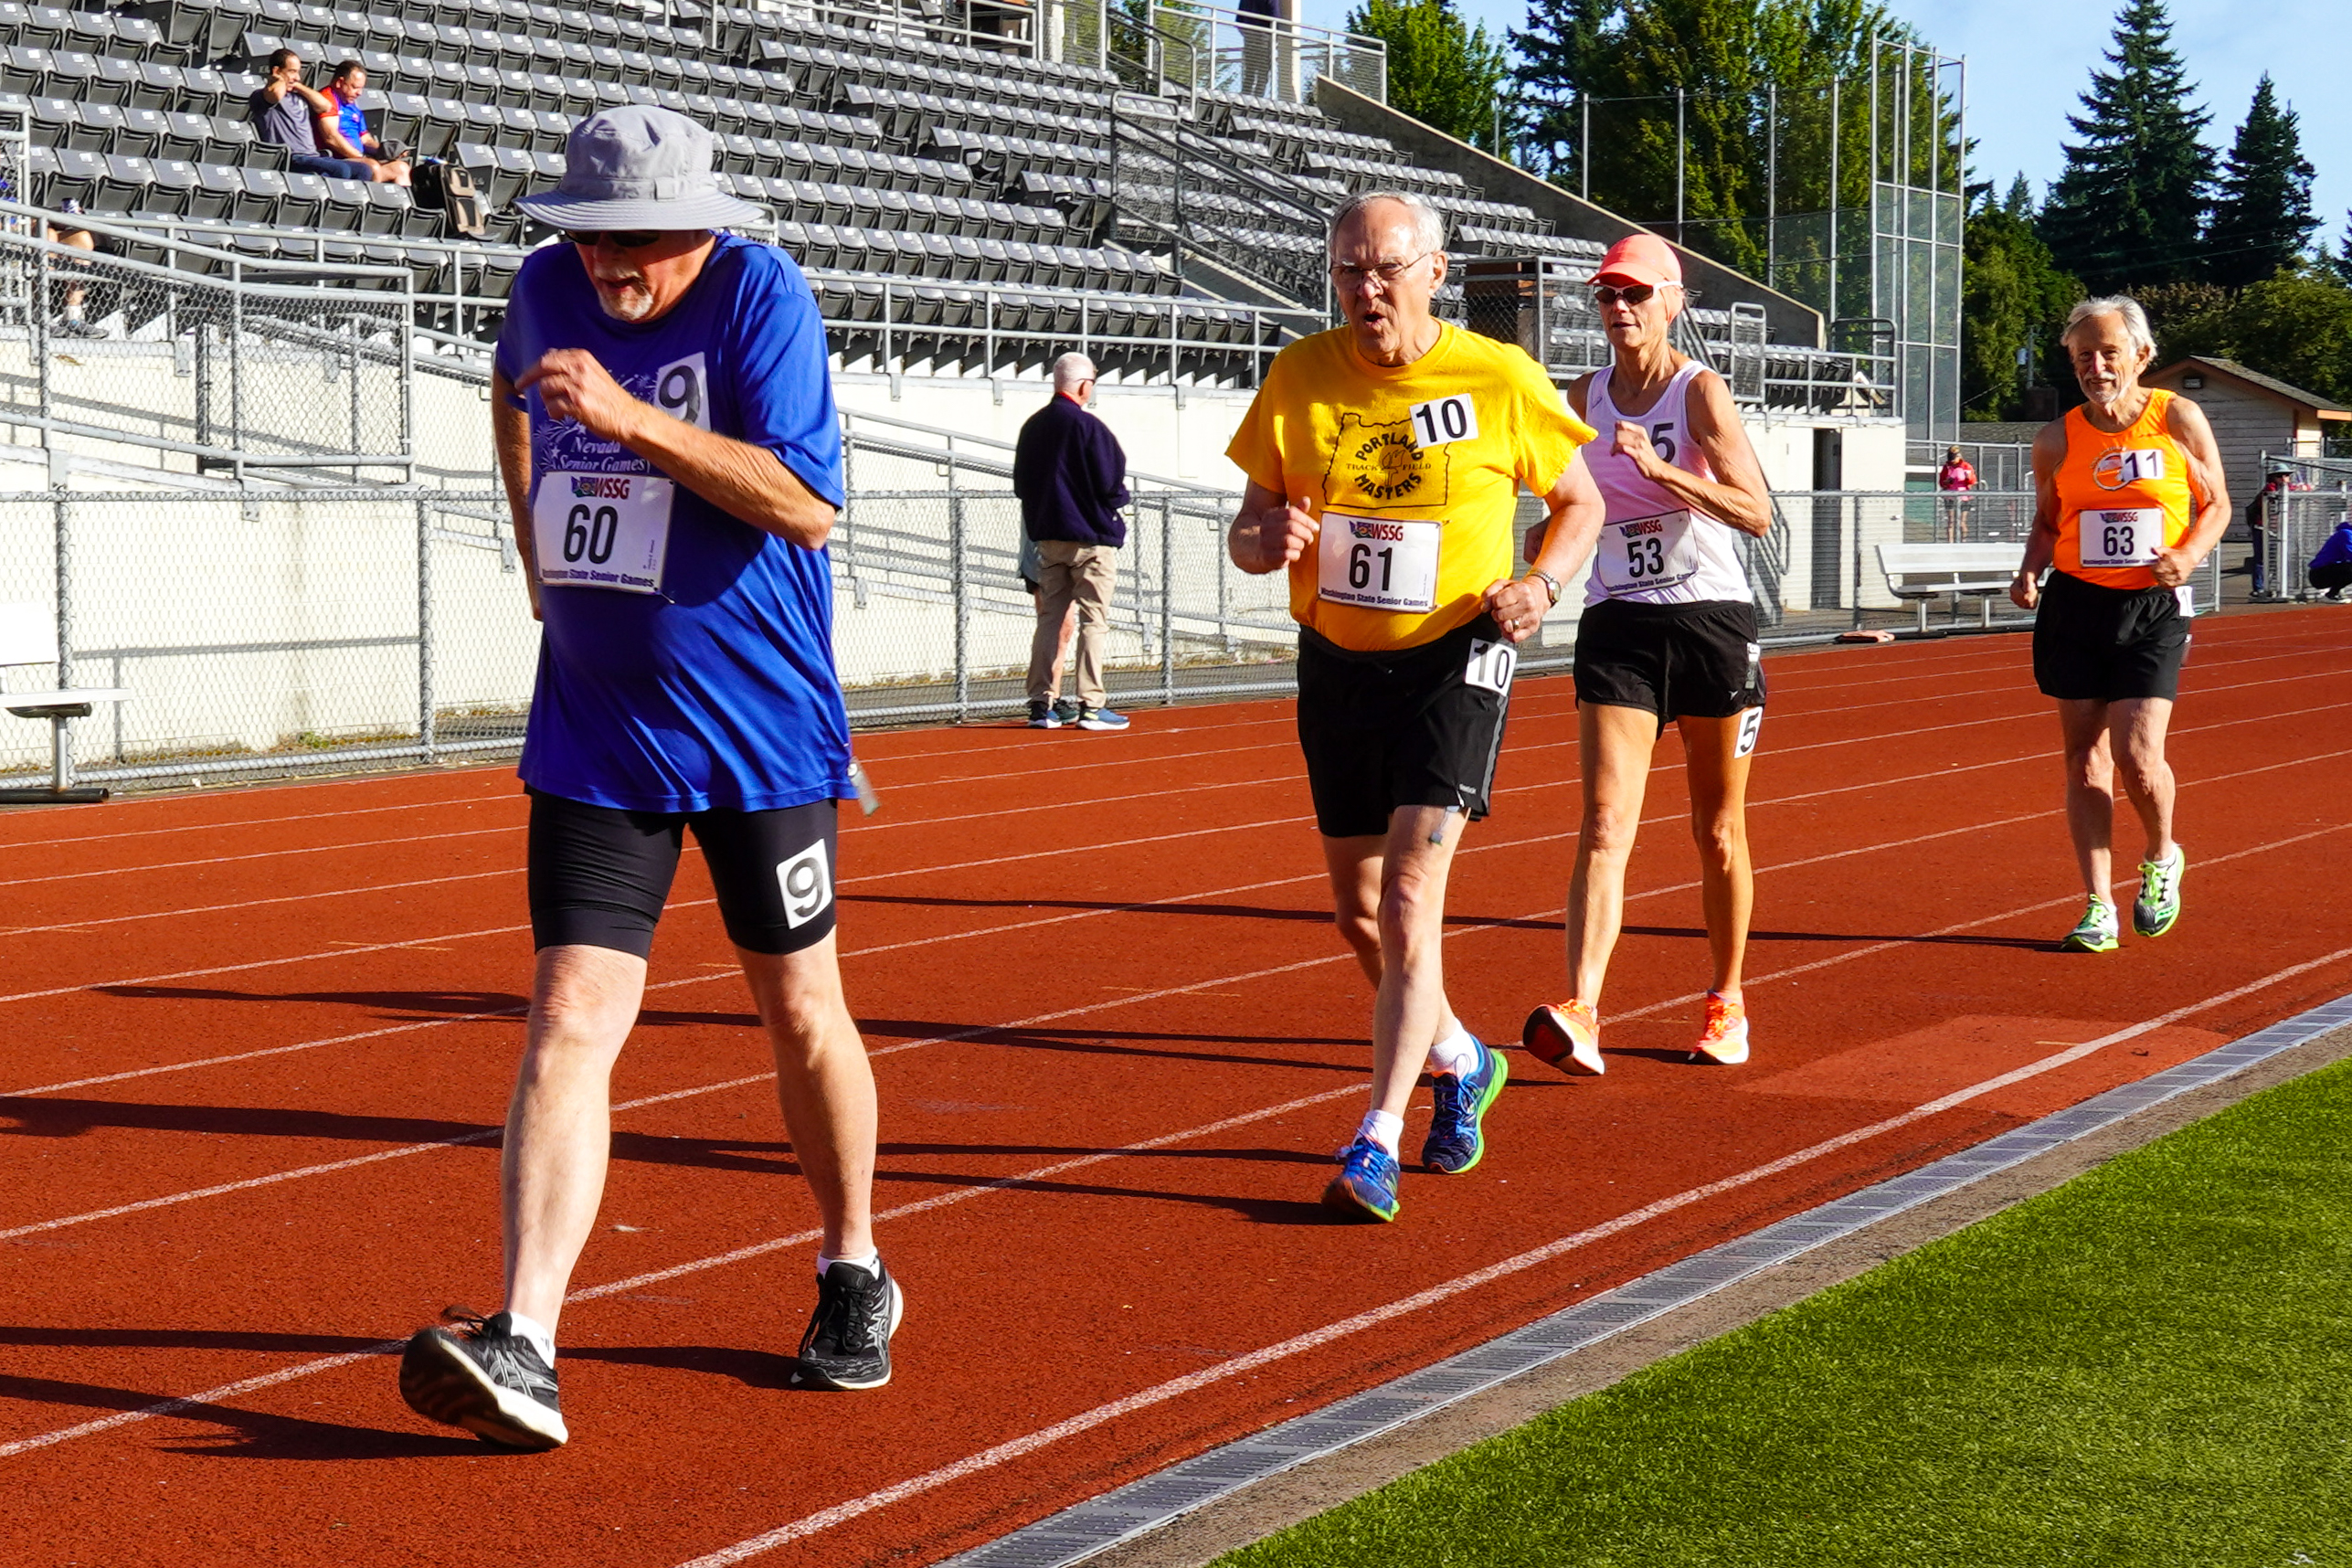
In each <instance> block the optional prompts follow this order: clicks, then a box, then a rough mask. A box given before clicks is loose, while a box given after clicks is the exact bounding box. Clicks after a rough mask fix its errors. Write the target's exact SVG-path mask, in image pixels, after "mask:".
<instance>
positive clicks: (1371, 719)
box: [1298, 615, 1518, 839]
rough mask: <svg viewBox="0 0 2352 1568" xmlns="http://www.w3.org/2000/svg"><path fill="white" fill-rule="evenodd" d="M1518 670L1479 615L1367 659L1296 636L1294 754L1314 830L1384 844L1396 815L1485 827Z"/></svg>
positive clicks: (1305, 634) (1315, 637) (1307, 633)
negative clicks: (1444, 810)
mask: <svg viewBox="0 0 2352 1568" xmlns="http://www.w3.org/2000/svg"><path fill="white" fill-rule="evenodd" d="M1517 667H1518V655H1517V653H1516V652H1514V651H1513V650H1512V648H1511V645H1510V643H1509V642H1506V641H1503V638H1502V633H1501V632H1500V631H1499V630H1496V627H1495V623H1494V620H1493V619H1492V618H1491V617H1489V616H1484V615H1482V616H1480V617H1478V620H1473V621H1471V622H1470V623H1469V624H1468V625H1467V626H1460V627H1457V628H1456V629H1455V630H1452V631H1449V632H1447V633H1446V635H1445V636H1443V637H1441V638H1439V639H1437V640H1436V641H1435V642H1426V643H1424V644H1422V645H1421V646H1420V647H1417V648H1396V649H1387V650H1383V651H1382V652H1376V653H1358V652H1353V651H1351V650H1349V649H1345V648H1341V647H1340V646H1339V645H1338V644H1336V643H1334V642H1332V641H1330V640H1329V639H1328V638H1325V637H1323V636H1321V635H1319V633H1317V632H1314V631H1311V630H1308V629H1306V628H1304V627H1301V628H1300V629H1299V632H1298V747H1299V749H1300V750H1301V751H1303V752H1305V753H1306V756H1307V787H1308V790H1309V791H1310V792H1311V793H1312V794H1313V795H1314V797H1315V826H1316V827H1317V828H1318V829H1319V830H1320V831H1321V832H1323V833H1324V834H1325V835H1326V836H1327V837H1330V838H1339V839H1347V838H1361V837H1364V836H1367V835H1370V834H1374V833H1385V832H1388V819H1389V816H1390V814H1391V813H1392V812H1393V811H1395V810H1397V809H1398V808H1399V807H1401V806H1451V807H1454V808H1455V809H1457V810H1460V811H1462V812H1463V813H1464V814H1466V815H1467V816H1468V817H1469V819H1470V820H1471V821H1478V819H1479V818H1481V817H1484V816H1485V815H1486V814H1487V804H1488V798H1489V795H1491V794H1492V792H1493V789H1494V779H1495V758H1496V756H1497V754H1498V753H1499V752H1500V751H1501V749H1502V737H1503V725H1504V722H1505V720H1506V719H1507V718H1508V717H1509V716H1510V677H1511V673H1512V672H1513V671H1514V670H1515V669H1516V668H1517Z"/></svg>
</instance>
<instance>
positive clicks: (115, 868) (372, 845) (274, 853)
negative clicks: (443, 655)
mask: <svg viewBox="0 0 2352 1568" xmlns="http://www.w3.org/2000/svg"><path fill="white" fill-rule="evenodd" d="M522 831H523V824H522V823H520V822H514V823H510V824H508V825H506V826H504V827H497V828H459V829H456V830H454V831H452V832H439V833H410V834H408V835H407V836H406V837H403V838H397V839H361V840H359V841H357V842H353V843H344V844H302V845H300V846H298V847H296V848H293V849H273V850H260V851H256V852H255V853H251V854H217V855H213V856H211V857H210V858H208V859H205V860H166V861H154V862H150V863H147V864H144V865H110V866H102V867H100V868H99V869H97V870H95V871H61V872H58V873H57V874H55V875H53V876H18V877H11V878H9V879H8V880H7V881H5V882H0V887H30V886H33V885H36V884H37V883H48V882H83V881H87V880H89V879H90V878H91V877H93V876H129V875H132V874H134V873H137V872H143V871H186V870H189V869H191V868H192V867H195V866H199V865H234V864H236V863H238V862H239V861H248V860H278V859H281V858H288V857H291V856H293V855H298V854H325V853H329V852H330V851H333V850H364V849H382V848H384V847H385V846H386V845H387V844H437V843H443V842H447V841H449V840H450V839H478V838H482V837H485V836H487V835H488V834H491V833H519V832H522Z"/></svg>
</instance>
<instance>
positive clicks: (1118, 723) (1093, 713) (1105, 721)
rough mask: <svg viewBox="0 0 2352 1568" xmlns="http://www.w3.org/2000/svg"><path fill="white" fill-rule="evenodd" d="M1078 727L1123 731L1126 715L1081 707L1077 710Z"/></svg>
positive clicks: (1125, 725) (1102, 709) (1108, 710)
mask: <svg viewBox="0 0 2352 1568" xmlns="http://www.w3.org/2000/svg"><path fill="white" fill-rule="evenodd" d="M1078 727H1079V728H1080V729H1091V730H1118V729H1125V728H1126V727H1127V715H1125V714H1118V713H1113V712H1111V710H1110V709H1108V708H1088V707H1081V708H1080V709H1079V710H1078Z"/></svg>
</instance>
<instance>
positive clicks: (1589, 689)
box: [1576, 599, 1764, 730]
mask: <svg viewBox="0 0 2352 1568" xmlns="http://www.w3.org/2000/svg"><path fill="white" fill-rule="evenodd" d="M1576 700H1577V701H1578V702H1579V703H1592V704H1596V705H1600V706H1603V707H1619V708H1640V709H1641V710H1643V711H1644V712H1645V713H1648V714H1652V715H1656V716H1657V719H1658V728H1660V729H1661V730H1662V729H1664V728H1665V727H1666V726H1667V723H1668V721H1669V720H1671V719H1678V718H1730V717H1731V716H1732V715H1733V714H1739V713H1745V712H1746V711H1747V710H1748V709H1750V708H1760V707H1762V706H1764V648H1763V646H1762V644H1760V643H1758V642H1757V641H1756V607H1755V606H1754V605H1753V604H1749V603H1747V602H1745V601H1744V600H1739V599H1720V600H1718V599H1710V600H1706V601H1703V602H1700V603H1698V604H1641V603H1638V602H1636V601H1634V600H1631V599H1603V600H1602V601H1601V602H1600V603H1598V604H1596V605H1594V606H1592V607H1591V608H1590V609H1586V610H1585V611H1584V619H1583V620H1580V621H1578V622H1577V623H1576Z"/></svg>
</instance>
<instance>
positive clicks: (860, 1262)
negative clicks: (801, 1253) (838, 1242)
mask: <svg viewBox="0 0 2352 1568" xmlns="http://www.w3.org/2000/svg"><path fill="white" fill-rule="evenodd" d="M837 1263H846V1264H848V1265H849V1266H851V1267H852V1268H862V1269H863V1270H865V1271H866V1272H867V1273H868V1274H879V1273H881V1272H882V1252H881V1249H880V1248H878V1247H868V1248H866V1250H865V1255H864V1256H863V1257H827V1256H826V1255H824V1254H823V1253H819V1254H818V1255H817V1277H818V1278H820V1279H822V1278H823V1277H825V1270H827V1269H829V1268H831V1267H832V1266H833V1265H835V1264H837Z"/></svg>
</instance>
